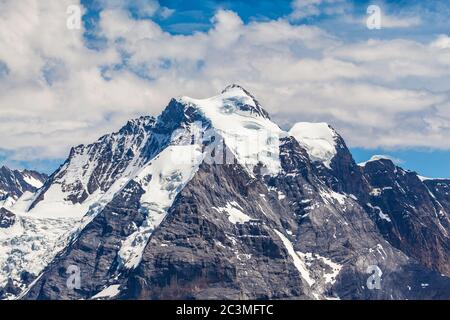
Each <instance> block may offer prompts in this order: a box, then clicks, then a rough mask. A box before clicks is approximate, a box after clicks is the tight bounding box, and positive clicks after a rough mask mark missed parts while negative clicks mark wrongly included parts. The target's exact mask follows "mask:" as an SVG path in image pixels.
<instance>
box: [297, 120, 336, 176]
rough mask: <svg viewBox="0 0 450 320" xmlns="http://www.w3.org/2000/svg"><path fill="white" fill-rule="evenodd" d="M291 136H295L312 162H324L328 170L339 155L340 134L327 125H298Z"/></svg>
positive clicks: (309, 123) (321, 123)
mask: <svg viewBox="0 0 450 320" xmlns="http://www.w3.org/2000/svg"><path fill="white" fill-rule="evenodd" d="M289 134H290V135H291V136H293V137H294V138H295V139H296V140H297V141H298V142H299V143H300V145H301V146H303V147H304V148H305V149H306V151H307V152H308V154H309V157H310V158H311V160H312V161H315V162H322V163H323V164H324V165H325V166H326V167H327V168H330V167H331V160H332V159H333V158H334V157H335V156H336V154H337V139H338V137H339V136H338V134H337V133H336V131H335V130H334V129H333V128H332V127H331V126H330V125H328V124H327V123H324V122H320V123H311V122H298V123H296V124H295V125H294V126H293V127H292V128H291V130H290V131H289Z"/></svg>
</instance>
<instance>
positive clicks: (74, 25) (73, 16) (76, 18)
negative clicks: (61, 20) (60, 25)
mask: <svg viewBox="0 0 450 320" xmlns="http://www.w3.org/2000/svg"><path fill="white" fill-rule="evenodd" d="M66 13H67V20H66V26H67V29H69V30H80V29H81V16H82V15H81V7H80V6H79V5H76V4H74V5H70V6H68V7H67V10H66Z"/></svg>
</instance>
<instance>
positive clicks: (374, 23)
mask: <svg viewBox="0 0 450 320" xmlns="http://www.w3.org/2000/svg"><path fill="white" fill-rule="evenodd" d="M367 14H368V15H369V17H368V18H367V20H366V26H367V28H368V29H369V30H379V29H381V8H380V7H379V6H377V5H370V6H369V7H367Z"/></svg>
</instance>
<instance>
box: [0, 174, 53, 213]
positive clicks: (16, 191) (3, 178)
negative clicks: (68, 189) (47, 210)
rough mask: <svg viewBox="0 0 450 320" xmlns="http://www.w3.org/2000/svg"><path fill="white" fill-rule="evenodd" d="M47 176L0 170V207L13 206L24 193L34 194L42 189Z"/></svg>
mask: <svg viewBox="0 0 450 320" xmlns="http://www.w3.org/2000/svg"><path fill="white" fill-rule="evenodd" d="M45 180H47V175H45V174H42V173H38V172H36V171H31V170H23V171H19V170H11V169H9V168H7V167H5V166H3V167H1V168H0V206H5V205H10V204H13V203H14V202H15V201H16V200H17V199H18V198H19V197H20V196H22V195H23V194H24V193H25V192H35V191H36V190H37V189H39V188H40V187H42V185H43V184H44V182H45Z"/></svg>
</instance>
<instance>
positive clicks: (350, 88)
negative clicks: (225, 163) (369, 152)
mask: <svg viewBox="0 0 450 320" xmlns="http://www.w3.org/2000/svg"><path fill="white" fill-rule="evenodd" d="M323 1H325V0H323ZM323 1H319V0H314V1H306V2H305V1H303V3H309V5H311V6H316V7H317V6H318V5H321V4H323ZM330 1H331V0H330ZM330 1H328V2H330ZM299 3H300V2H299ZM70 4H73V0H72V1H69V0H60V1H39V0H23V1H13V0H7V1H3V2H1V4H0V7H1V10H0V135H1V136H2V139H1V142H0V149H4V150H8V152H7V154H8V157H9V158H10V159H12V160H24V159H28V160H29V159H36V158H63V157H65V155H66V154H67V152H68V150H69V148H70V147H71V146H73V145H77V144H79V143H89V142H92V141H93V140H95V139H96V138H97V137H99V136H100V135H102V134H104V133H107V132H110V131H112V130H115V129H118V128H119V127H120V126H121V125H122V124H123V123H124V122H125V121H126V120H127V119H129V118H131V117H135V116H138V115H142V114H153V115H157V114H158V113H159V112H160V111H161V110H162V109H163V107H164V106H165V105H166V104H167V102H168V101H169V99H170V98H171V97H174V96H179V95H190V96H193V97H198V98H201V97H208V96H211V95H214V94H217V93H218V92H219V91H220V90H221V89H222V88H223V87H225V86H226V85H227V84H229V83H236V82H237V83H240V84H242V85H243V86H244V87H247V89H248V90H250V91H251V92H252V93H253V94H254V95H255V96H256V97H257V98H258V99H259V100H260V102H261V103H262V105H263V106H265V108H266V109H267V110H268V111H269V112H270V113H272V115H273V118H274V119H275V120H277V121H278V122H279V123H280V124H281V125H283V126H284V127H285V128H288V127H290V126H291V125H292V124H293V123H294V122H296V121H327V122H329V123H331V124H332V125H333V126H334V127H336V128H337V129H338V130H339V131H340V132H341V133H342V134H343V135H344V137H345V138H346V139H347V140H348V142H349V143H350V145H351V146H363V147H380V146H387V147H414V146H430V147H435V148H450V142H449V140H448V136H449V134H450V114H449V112H448V110H449V108H450V97H449V92H450V81H449V74H450V58H449V57H450V56H449V55H450V52H449V49H448V46H447V41H448V36H447V35H442V36H440V37H439V38H433V39H430V40H429V42H418V41H414V40H404V39H392V40H370V39H369V40H359V41H349V40H348V39H342V38H339V37H338V36H336V35H333V34H330V33H328V32H326V31H324V30H323V29H320V28H318V27H315V26H311V25H301V24H292V21H291V20H290V18H280V19H277V20H268V21H253V22H249V23H244V22H243V20H242V19H241V18H240V17H239V15H238V14H237V13H235V12H233V11H228V10H219V11H217V12H216V14H215V15H214V17H213V18H212V24H213V26H212V28H211V29H210V30H208V31H206V32H194V33H193V34H190V35H172V34H170V33H167V32H165V31H164V30H163V29H162V28H161V27H160V26H159V25H158V24H157V23H155V22H154V21H153V20H151V19H137V20H136V19H134V18H133V17H132V16H131V15H130V13H129V11H128V10H126V9H125V8H124V7H123V6H121V5H114V3H112V4H111V2H110V5H109V6H105V8H104V10H102V11H101V13H100V21H99V23H98V25H97V28H98V29H97V30H95V32H96V33H97V34H98V35H99V36H101V37H103V38H104V39H105V45H104V47H103V48H102V49H101V50H92V49H89V48H88V47H87V45H86V40H85V39H84V38H83V32H84V30H83V29H82V30H69V29H67V28H66V17H67V14H66V8H67V6H68V5H70ZM154 4H157V2H154ZM158 5H159V4H158ZM310 9H311V8H310ZM146 10H147V14H148V15H151V14H153V15H154V14H157V12H158V10H161V7H160V6H156V9H155V10H156V11H155V10H153V9H151V7H148V8H147V9H146ZM152 10H153V11H152ZM308 10H309V9H308ZM311 10H312V9H311ZM152 12H153V13H152ZM311 12H312V13H313V11H311ZM147 14H146V15H147Z"/></svg>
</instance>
